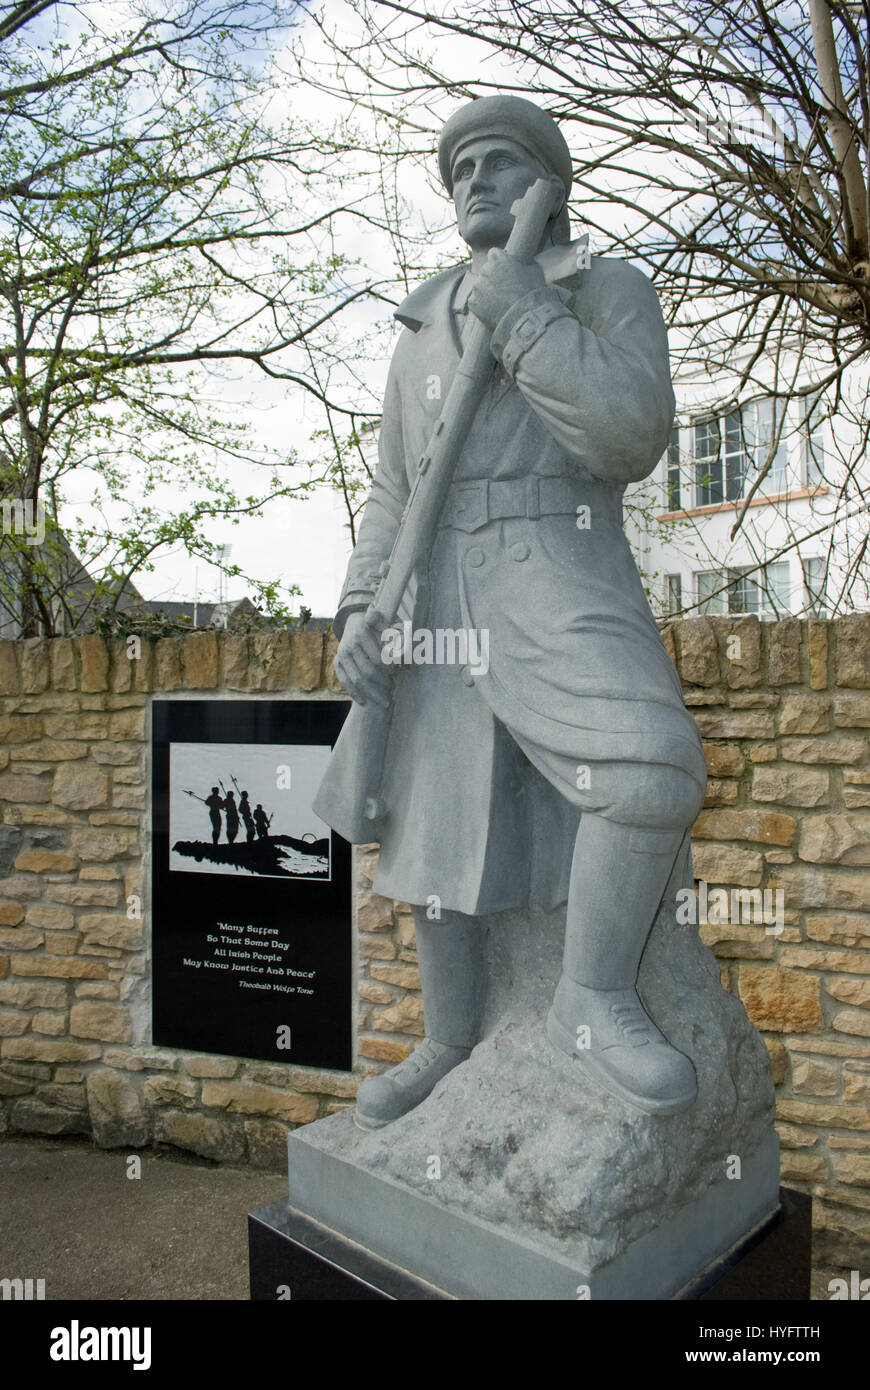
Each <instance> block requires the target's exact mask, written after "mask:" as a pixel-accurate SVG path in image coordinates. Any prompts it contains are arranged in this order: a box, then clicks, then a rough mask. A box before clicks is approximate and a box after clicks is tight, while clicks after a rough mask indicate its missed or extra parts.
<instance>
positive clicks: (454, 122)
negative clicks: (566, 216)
mask: <svg viewBox="0 0 870 1390" xmlns="http://www.w3.org/2000/svg"><path fill="white" fill-rule="evenodd" d="M486 135H496V136H499V135H500V136H501V137H502V139H504V140H512V141H513V142H514V144H516V145H522V146H523V148H524V149H527V150H528V151H529V154H532V155H534V156H535V158H536V159H537V160H540V162H541V164H543V166H544V168H545V169H548V170H550V171H551V172H552V173H554V174H558V176H559V178H560V179H561V180H562V182H563V183H564V185H565V192H566V193H570V191H571V182H572V180H573V177H574V171H573V167H572V164H571V152H570V150H569V149H568V146H567V144H566V141H565V137H564V135H563V134H562V132H561V130H560V129H559V127H558V126H557V125H556V122H555V121H554V120H553V117H552V116H548V115H547V112H546V111H542V110H541V108H540V106H535V104H534V103H533V102H531V101H526V99H525V97H514V96H507V95H503V96H492V97H478V99H477V101H469V102H466V104H465V105H464V106H460V108H459V110H458V111H454V112H453V115H452V116H451V117H450V119H449V121H447V123H446V124H445V126H444V129H443V130H442V132H441V139H440V140H439V142H438V167H439V168H440V170H441V178H442V180H443V183H444V186H445V187H446V189H447V191H448V193H451V194H452V192H453V177H452V170H453V161H454V160H455V158H456V155H457V154H458V152H459V150H460V149H461V148H462V146H463V145H467V144H468V142H469V141H470V140H480V139H481V138H482V137H484V136H486Z"/></svg>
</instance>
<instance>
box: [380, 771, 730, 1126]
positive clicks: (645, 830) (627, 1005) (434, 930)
mask: <svg viewBox="0 0 870 1390" xmlns="http://www.w3.org/2000/svg"><path fill="white" fill-rule="evenodd" d="M655 774H656V775H655V779H654V781H652V782H650V780H649V779H647V780H646V781H645V783H644V785H643V791H642V794H637V795H635V797H634V798H633V799H632V802H631V804H622V803H621V802H620V801H618V800H615V799H613V798H610V799H609V800H608V802H607V806H606V810H607V814H606V815H604V814H595V813H594V812H584V814H583V816H582V819H581V823H580V827H579V830H578V833H577V839H576V842H575V847H574V855H573V860H572V867H571V884H570V891H569V897H568V909H567V920H566V931H565V951H564V960H563V975H562V978H561V980H560V981H559V985H558V987H557V989H556V995H555V999H554V1003H553V1008H552V1009H551V1011H550V1016H549V1018H548V1035H549V1037H550V1039H551V1041H552V1042H553V1043H554V1045H555V1046H557V1047H559V1048H561V1050H562V1051H564V1052H567V1053H568V1054H569V1055H571V1056H572V1057H576V1058H577V1059H578V1060H579V1061H580V1062H581V1063H582V1064H583V1065H584V1066H585V1068H586V1070H587V1071H588V1073H589V1074H590V1075H591V1076H592V1077H593V1078H594V1079H595V1080H597V1081H599V1082H600V1083H601V1084H603V1085H604V1086H606V1087H607V1088H608V1089H610V1090H612V1091H614V1092H615V1093H616V1094H618V1095H620V1096H622V1097H623V1099H626V1100H628V1101H629V1102H631V1103H634V1104H635V1105H638V1106H640V1107H641V1108H643V1109H647V1110H650V1111H652V1112H663V1113H668V1112H672V1111H674V1110H677V1109H682V1108H684V1107H685V1105H687V1104H689V1103H691V1100H692V1099H693V1098H694V1094H695V1078H694V1071H693V1069H692V1066H691V1063H689V1061H688V1059H687V1058H685V1057H683V1055H682V1054H681V1053H678V1052H676V1050H675V1049H674V1048H672V1047H670V1045H669V1044H668V1043H667V1042H666V1040H665V1039H664V1038H663V1037H662V1035H661V1033H659V1031H658V1029H657V1028H656V1027H655V1025H654V1024H653V1023H652V1021H651V1020H650V1019H649V1017H648V1016H647V1015H646V1013H645V1011H644V1010H643V1009H642V1007H641V1005H640V1001H639V1000H638V998H637V995H636V994H635V992H634V986H635V983H636V980H637V973H638V968H639V966H640V960H641V956H642V955H643V951H644V947H645V945H646V941H647V938H648V936H649V932H650V929H651V927H652V924H653V921H654V919H655V915H656V912H657V911H658V908H659V905H660V903H661V899H662V895H663V893H664V890H665V887H666V886H667V883H668V879H669V878H670V876H671V872H672V870H673V868H674V864H675V862H676V858H677V855H678V854H679V852H680V849H681V847H682V844H683V841H684V838H685V835H686V834H687V832H688V829H689V827H690V826H691V824H692V822H693V821H694V819H695V817H696V815H697V814H698V811H699V810H700V806H701V803H702V801H703V792H702V790H701V789H700V788H699V786H698V783H697V781H695V780H694V779H693V778H692V777H690V776H689V775H688V774H687V773H684V772H682V771H681V770H680V769H677V768H670V767H660V768H657V769H655ZM612 785H613V784H612V783H608V787H609V789H612ZM653 788H654V789H655V794H654V795H652V794H651V792H652V789H653ZM619 812H622V813H623V814H631V815H633V817H634V823H632V824H627V823H625V822H622V821H618V820H616V819H613V816H614V814H615V813H619ZM414 920H415V924H416V929H417V951H418V956H419V961H420V974H421V981H422V990H423V1010H424V1018H425V1024H426V1042H425V1043H424V1044H422V1045H421V1047H420V1048H418V1049H417V1051H416V1052H415V1053H413V1054H412V1056H411V1057H410V1058H408V1059H407V1061H405V1062H403V1063H401V1064H400V1066H399V1067H396V1068H395V1069H394V1070H393V1071H392V1072H390V1073H387V1075H386V1076H382V1077H375V1078H373V1079H372V1080H371V1081H367V1082H364V1083H363V1085H362V1086H361V1087H360V1092H359V1096H358V1104H357V1116H358V1119H359V1120H360V1122H361V1123H363V1124H364V1126H365V1127H376V1126H378V1125H381V1124H386V1123H388V1122H389V1121H390V1120H392V1119H395V1118H398V1116H399V1115H400V1114H404V1113H406V1112H407V1111H408V1110H410V1109H412V1108H413V1107H414V1106H415V1105H417V1104H419V1103H420V1101H421V1100H423V1099H425V1097H426V1096H427V1095H428V1094H429V1093H430V1092H431V1090H432V1089H433V1088H434V1086H435V1085H436V1084H437V1082H438V1081H439V1080H440V1079H441V1078H442V1077H443V1076H444V1075H446V1074H447V1072H448V1071H450V1070H451V1069H452V1067H453V1066H456V1065H458V1063H459V1062H462V1061H464V1060H465V1059H466V1057H467V1056H468V1054H469V1052H470V1050H471V1048H472V1047H473V1046H474V1045H475V1043H476V1042H477V1041H478V1038H479V1030H480V1020H481V1014H482V1006H483V999H484V994H485V988H486V980H485V957H484V947H485V928H484V926H483V923H482V921H481V919H479V918H476V917H473V916H467V915H465V914H463V913H459V912H443V913H442V917H441V920H437V921H430V920H429V918H428V916H427V914H426V911H425V910H424V909H423V908H419V907H415V908H414ZM583 1028H585V1029H586V1030H587V1033H588V1035H589V1037H588V1039H587V1040H586V1041H588V1046H585V1047H584V1048H583V1050H582V1051H575V1043H576V1039H577V1035H578V1032H579V1030H581V1029H583ZM641 1049H644V1050H643V1051H641Z"/></svg>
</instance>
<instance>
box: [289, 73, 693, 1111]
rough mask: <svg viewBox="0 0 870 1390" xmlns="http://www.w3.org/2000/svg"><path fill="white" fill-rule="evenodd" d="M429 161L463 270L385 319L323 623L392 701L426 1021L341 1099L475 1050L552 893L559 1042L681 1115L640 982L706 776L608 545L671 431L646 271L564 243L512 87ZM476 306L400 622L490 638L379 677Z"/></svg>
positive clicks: (329, 784)
mask: <svg viewBox="0 0 870 1390" xmlns="http://www.w3.org/2000/svg"><path fill="white" fill-rule="evenodd" d="M438 158H439V166H440V171H441V176H442V179H443V182H444V185H445V187H446V189H447V191H448V193H449V194H450V195H451V196H452V198H453V201H454V204H455V208H456V215H457V221H458V226H459V232H460V235H461V236H462V238H463V240H464V241H465V242H466V243H467V244H468V246H469V247H470V249H471V261H470V263H468V262H466V263H465V264H463V265H460V266H457V267H456V268H455V269H449V270H447V271H444V272H442V273H441V274H439V275H436V276H434V277H433V278H432V279H430V280H428V281H427V282H425V283H424V284H423V285H421V286H420V287H419V288H418V289H416V290H415V291H414V292H413V293H412V294H411V295H410V296H409V297H408V299H406V300H405V302H404V303H403V304H402V305H401V306H400V308H399V309H398V310H397V312H396V318H397V319H398V320H399V322H400V323H401V324H402V325H404V328H405V332H404V333H403V334H402V336H401V338H400V339H399V342H398V344H397V347H396V350H395V353H394V356H393V360H392V365H391V370H390V375H389V380H388V385H387V390H386V397H385V402H384V412H383V422H382V426H381V432H380V441H379V468H378V472H377V475H376V477H375V480H374V483H373V486H372V490H371V494H370V496H369V499H368V502H367V505H366V509H365V515H364V517H363V521H362V524H361V527H360V531H359V539H358V542H357V545H356V548H355V550H354V553H353V556H352V557H351V561H350V565H349V569H348V575H347V580H346V583H345V585H344V589H343V593H342V596H341V600H340V604H339V610H338V614H337V616H336V620H335V629H336V632H337V633H338V635H339V637H340V639H341V640H340V646H339V650H338V654H337V657H336V663H335V666H336V672H337V674H338V676H339V678H340V680H341V681H342V684H343V685H344V687H345V689H346V690H347V691H348V693H349V694H350V696H351V697H352V699H353V700H354V701H356V702H358V703H360V704H363V705H364V704H366V703H369V702H374V703H386V702H391V704H392V722H391V725H390V734H389V740H388V744H387V751H386V757H385V762H384V771H383V781H382V790H383V799H384V803H385V805H386V807H387V813H386V816H385V819H384V821H383V823H382V824H381V825H380V826H379V830H378V838H379V839H380V843H381V852H380V857H379V867H378V871H377V875H376V878H375V882H374V887H375V889H376V891H378V892H379V893H381V894H383V895H385V896H386V897H390V898H397V899H400V900H406V901H408V902H410V903H411V904H412V907H413V911H414V920H415V924H416V931H417V949H418V954H419V961H420V970H421V976H422V992H423V1004H424V1015H425V1025H426V1037H425V1039H424V1040H423V1042H422V1043H421V1044H420V1046H419V1047H418V1048H417V1050H416V1051H415V1052H413V1053H412V1054H411V1056H410V1057H408V1058H407V1059H406V1060H405V1061H404V1062H402V1063H401V1064H400V1065H399V1066H397V1067H395V1068H393V1070H392V1071H390V1072H388V1073H385V1074H384V1075H382V1076H377V1077H373V1078H370V1079H369V1080H367V1081H365V1082H363V1084H362V1085H361V1086H360V1089H359V1093H358V1098H357V1110H356V1119H357V1122H358V1123H359V1124H361V1125H362V1126H363V1127H364V1128H377V1127H380V1126H382V1125H384V1124H387V1123H389V1122H391V1121H392V1120H395V1119H397V1118H398V1117H399V1116H401V1115H403V1114H405V1113H407V1112H408V1111H409V1110H411V1109H412V1108H413V1107H415V1106H416V1105H418V1104H419V1103H420V1102H421V1101H422V1100H423V1099H425V1097H426V1096H428V1095H429V1094H430V1092H431V1091H432V1089H433V1088H434V1086H435V1085H436V1084H437V1083H438V1081H440V1080H441V1078H442V1077H444V1076H445V1075H446V1074H447V1073H448V1072H449V1071H450V1070H451V1069H452V1068H453V1067H455V1066H457V1065H458V1064H460V1063H462V1062H463V1061H464V1060H465V1059H466V1058H467V1057H468V1056H469V1054H470V1051H471V1049H472V1048H473V1047H474V1046H475V1044H476V1043H477V1042H478V1040H479V1029H480V1021H481V1010H482V1001H483V999H484V994H485V988H486V980H485V979H484V973H485V971H484V959H485V955H484V949H483V948H484V932H485V930H487V929H489V930H497V919H493V917H492V914H495V913H498V912H500V911H502V910H504V909H509V908H522V907H524V906H527V905H532V904H534V905H538V906H541V907H543V908H545V909H553V908H555V907H556V906H558V905H559V904H560V903H563V902H566V901H567V908H566V913H567V917H566V935H565V948H564V957H563V973H562V976H561V979H560V980H559V981H558V984H557V986H556V990H555V996H554V999H553V1003H552V1007H551V1009H550V1013H549V1016H548V1020H547V1032H548V1036H549V1038H550V1041H551V1043H552V1044H553V1045H554V1046H555V1047H556V1048H557V1049H560V1050H561V1051H562V1052H564V1053H567V1054H569V1055H570V1056H572V1057H573V1058H574V1059H575V1062H576V1065H577V1066H578V1067H579V1068H581V1069H582V1071H583V1073H584V1075H586V1076H588V1077H590V1078H591V1079H592V1080H593V1081H594V1082H597V1083H598V1084H599V1085H601V1086H603V1087H605V1088H606V1089H607V1090H608V1091H610V1092H612V1093H615V1094H616V1095H618V1096H620V1097H622V1098H623V1100H625V1101H627V1102H628V1103H629V1104H631V1105H634V1106H637V1107H638V1108H640V1109H641V1110H643V1111H646V1112H650V1113H659V1114H671V1113H675V1112H677V1111H680V1110H682V1109H685V1108H686V1107H687V1106H689V1105H690V1104H691V1103H692V1102H693V1100H694V1098H695V1095H696V1077H695V1072H694V1068H693V1066H692V1063H691V1062H690V1061H689V1059H688V1058H687V1057H686V1056H685V1055H684V1054H683V1053H682V1052H679V1051H677V1049H675V1048H674V1047H673V1046H671V1044H670V1043H669V1042H668V1041H667V1040H666V1038H665V1037H664V1036H663V1035H662V1033H661V1032H660V1031H659V1029H658V1028H657V1027H656V1025H655V1023H654V1022H653V1020H652V1019H651V1018H650V1017H649V1015H648V1014H647V1012H646V1010H645V1009H644V1007H643V1004H642V1003H641V1000H640V998H639V996H638V994H637V991H636V980H637V974H638V967H639V963H640V960H641V956H642V954H643V951H644V947H645V944H646V941H647V937H648V935H649V931H650V928H651V925H652V923H653V920H654V918H655V915H656V912H657V909H658V906H659V903H660V901H661V899H662V896H663V893H664V890H665V887H666V884H667V882H668V879H669V877H670V875H671V871H672V869H673V867H674V864H675V862H676V859H677V856H678V854H679V852H680V849H681V846H682V845H683V842H684V839H685V837H686V835H687V834H688V832H689V828H690V826H691V825H692V823H693V821H694V819H695V818H696V816H697V814H698V812H699V810H700V808H701V805H702V801H703V797H704V789H705V785H706V770H705V766H704V759H703V755H702V751H701V744H700V739H699V736H698V733H697V730H696V727H695V724H694V722H693V720H692V719H691V717H690V716H689V714H688V712H687V710H686V709H685V706H684V703H683V699H682V693H681V689H680V685H679V680H678V678H677V675H676V672H675V670H674V668H673V665H672V663H671V661H670V659H669V657H668V655H667V652H666V651H665V648H664V645H663V643H662V641H661V638H660V635H659V633H658V630H657V628H656V625H655V622H654V619H653V617H652V614H651V612H650V609H649V605H648V603H647V599H646V596H645V594H644V590H643V586H642V583H641V580H640V577H639V575H638V572H637V568H636V566H635V563H634V560H633V558H632V555H631V552H630V549H629V546H628V543H627V541H626V539H625V536H624V533H623V530H622V493H623V490H624V488H625V485H626V484H628V483H631V482H634V481H637V480H639V479H642V478H645V477H647V476H648V475H649V473H650V472H651V471H652V469H653V468H654V467H655V465H656V463H657V461H658V459H659V458H660V457H661V455H662V453H663V451H664V449H665V447H666V444H667V440H668V434H669V431H670V428H671V424H672V420H673V413H674V396H673V391H672V387H671V380H670V371H669V364H668V345H667V335H666V331H665V327H664V323H663V320H662V315H661V311H660V307H659V304H658V299H657V297H656V294H655V292H654V290H653V288H652V285H651V284H650V282H649V280H648V279H647V278H646V277H645V276H644V275H643V274H642V273H641V272H640V271H638V270H636V269H634V268H632V267H631V266H630V265H628V264H626V263H624V262H621V261H616V260H608V259H603V258H599V257H592V258H591V260H590V259H588V258H586V259H584V258H583V257H582V256H579V255H578V254H577V252H578V243H574V242H572V241H571V239H570V231H569V227H568V220H567V213H566V210H565V202H566V199H567V197H568V194H569V192H570V188H571V182H572V164H571V158H570V154H569V151H568V147H567V145H566V143H565V140H564V137H563V136H562V134H561V132H560V130H559V128H558V126H557V125H556V123H555V122H554V121H553V120H552V119H551V118H550V116H549V115H547V114H546V113H545V112H543V111H542V110H540V109H539V108H538V107H536V106H534V105H533V104H532V103H531V102H528V101H525V100H523V99H520V98H518V97H514V96H501V95H500V96H491V97H485V98H482V99H480V100H477V101H473V102H470V103H468V104H466V105H464V106H462V107H460V108H459V110H457V111H456V112H455V113H454V115H453V116H452V117H451V118H450V120H448V122H447V124H446V125H445V127H444V129H443V131H442V134H441V138H440V144H439V151H438ZM540 178H547V179H550V180H551V181H554V183H555V185H556V187H557V189H558V194H559V197H558V200H557V211H556V212H555V213H554V214H553V216H552V217H551V220H550V222H549V223H548V226H547V230H546V233H545V235H544V237H543V240H542V244H541V247H540V251H539V254H538V256H537V257H536V258H535V260H533V261H532V263H531V264H524V263H521V262H520V261H518V260H515V259H514V258H513V257H511V256H510V255H508V254H507V253H506V252H505V250H504V249H503V248H504V247H505V245H506V243H507V240H508V236H509V233H510V231H511V227H512V224H513V216H512V214H511V211H510V209H511V207H512V205H513V203H514V201H515V199H517V198H518V197H519V196H520V195H522V194H523V193H524V191H525V190H526V189H527V188H528V187H529V186H530V185H531V184H532V183H534V182H535V181H536V180H538V179H540ZM472 315H473V316H475V317H476V318H477V319H479V320H481V321H482V322H483V323H484V324H485V325H486V326H487V329H488V330H489V331H490V332H491V335H492V336H491V352H492V372H491V377H490V379H489V381H488V383H487V386H486V390H485V393H484V397H483V400H482V403H481V404H480V406H479V408H478V410H477V413H476V415H475V417H474V422H473V425H472V427H471V429H470V431H469V434H468V437H467V440H466V442H465V445H464V447H463V449H462V452H461V456H460V457H459V459H458V461H457V465H456V470H455V473H454V477H453V482H452V484H451V487H450V492H449V494H448V497H447V502H446V504H445V506H444V510H443V512H442V515H441V521H440V525H439V527H438V529H437V533H436V534H433V535H432V536H431V538H430V548H429V550H428V553H427V554H425V555H423V556H421V562H420V565H419V569H418V572H417V574H416V583H415V584H414V586H413V591H410V590H409V594H408V603H409V609H408V611H409V614H410V615H411V616H410V618H409V621H410V622H411V623H412V624H413V631H415V632H416V631H417V630H418V629H420V628H421V627H425V629H426V630H428V631H430V632H436V631H439V630H442V631H453V632H456V631H459V630H463V631H471V630H474V631H477V632H485V633H487V634H488V661H487V663H485V664H484V663H478V664H477V665H476V666H472V665H471V664H470V663H466V664H465V665H464V666H459V665H457V664H453V663H450V662H443V663H442V664H438V663H437V662H432V663H431V664H425V663H420V664H417V663H415V662H412V663H409V664H404V665H398V666H397V665H395V664H387V663H386V662H385V661H384V644H383V641H382V640H381V638H380V636H379V634H377V633H375V632H373V631H372V629H371V627H370V626H369V625H367V623H366V621H365V618H364V614H365V611H366V610H367V608H368V606H369V604H370V603H371V602H372V598H373V594H374V592H375V587H376V585H377V582H378V575H379V572H380V570H381V566H382V564H383V562H384V560H385V559H386V558H387V557H388V556H389V555H390V551H391V547H392V544H393V541H394V539H395V536H396V533H397V530H398V528H399V526H400V524H401V520H402V513H403V509H404V507H405V504H406V502H407V499H408V495H409V489H410V487H411V484H412V482H413V479H414V474H415V470H416V467H417V462H418V460H419V458H420V455H421V453H422V452H423V450H425V448H426V444H427V441H428V437H429V435H430V433H431V431H432V429H433V426H434V425H435V423H436V421H437V419H438V414H439V410H440V408H441V401H442V398H443V396H444V395H445V393H446V391H447V388H448V386H449V384H450V381H451V379H452V377H453V374H454V373H455V370H456V366H457V364H458V362H459V360H460V356H461V353H462V342H463V331H464V326H465V325H466V324H467V323H468V322H469V321H470V316H472ZM349 723H350V721H349ZM345 735H347V736H348V737H352V736H353V735H352V733H350V732H349V729H348V726H346V728H345V731H344V733H343V734H342V738H345ZM339 742H340V743H341V740H340V741H339ZM338 752H339V749H338V748H337V749H336V754H335V755H334V756H333V761H332V763H331V765H330V768H329V770H328V771H327V774H326V777H325V779H324V782H323V785H322V787H321V790H320V792H319V794H318V802H317V803H316V804H317V807H318V811H319V813H320V814H322V815H323V816H324V819H326V820H328V821H329V822H330V823H331V824H332V825H333V826H334V827H335V828H336V829H337V830H339V831H340V832H341V833H342V834H345V835H347V837H348V838H351V839H356V840H359V839H371V838H375V837H373V836H372V835H364V834H362V833H361V832H360V831H357V832H356V833H354V827H353V826H349V825H348V823H347V820H346V817H345V816H344V813H343V807H344V806H345V805H346V803H347V798H348V796H349V791H350V789H349V787H348V786H347V785H346V781H347V774H346V772H345V768H346V767H347V766H348V765H349V764H348V762H347V760H343V759H342V758H341V757H338V756H337V755H338Z"/></svg>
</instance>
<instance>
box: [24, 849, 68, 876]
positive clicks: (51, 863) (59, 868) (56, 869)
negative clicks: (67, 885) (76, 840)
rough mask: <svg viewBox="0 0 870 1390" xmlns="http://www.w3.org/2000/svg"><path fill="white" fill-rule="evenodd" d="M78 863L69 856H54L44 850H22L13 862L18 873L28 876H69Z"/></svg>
mask: <svg viewBox="0 0 870 1390" xmlns="http://www.w3.org/2000/svg"><path fill="white" fill-rule="evenodd" d="M77 863H78V860H77V859H74V858H73V857H72V855H71V854H55V853H52V852H51V851H50V850H44V849H25V850H22V851H21V853H20V854H19V856H18V858H17V859H16V860H15V867H16V869H17V870H18V871H19V873H28V874H52V873H53V874H69V873H72V871H73V869H74V868H75V867H76V864H77Z"/></svg>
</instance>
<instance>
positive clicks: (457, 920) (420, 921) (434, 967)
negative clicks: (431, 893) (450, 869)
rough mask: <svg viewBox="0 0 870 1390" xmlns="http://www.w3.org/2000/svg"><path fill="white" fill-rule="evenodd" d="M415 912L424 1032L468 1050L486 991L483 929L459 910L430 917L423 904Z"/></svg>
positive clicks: (476, 1034)
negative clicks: (439, 916) (432, 919)
mask: <svg viewBox="0 0 870 1390" xmlns="http://www.w3.org/2000/svg"><path fill="white" fill-rule="evenodd" d="M413 912H414V927H415V930H416V936H417V958H418V960H419V962H420V982H421V986H422V992H423V1017H424V1019H425V1023H426V1036H427V1038H432V1039H433V1040H434V1041H435V1042H438V1043H442V1044H444V1046H446V1047H462V1048H467V1049H468V1050H469V1051H470V1050H471V1048H472V1047H474V1045H475V1043H476V1042H477V1041H478V1038H479V1037H480V1022H481V1015H482V1011H483V1002H484V996H485V992H486V962H485V955H484V949H485V944H486V930H485V928H484V926H483V924H482V922H481V920H480V919H479V918H477V917H466V916H465V915H464V913H461V912H444V913H442V918H441V920H440V921H430V920H429V918H428V917H427V915H426V911H425V909H424V908H422V907H415V908H414V909H413Z"/></svg>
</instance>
